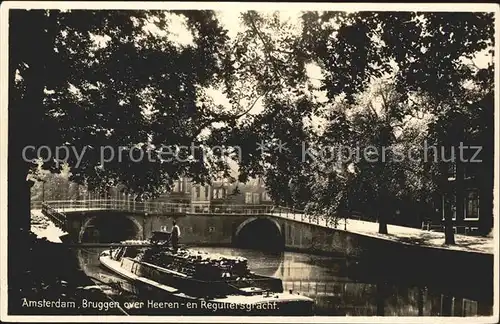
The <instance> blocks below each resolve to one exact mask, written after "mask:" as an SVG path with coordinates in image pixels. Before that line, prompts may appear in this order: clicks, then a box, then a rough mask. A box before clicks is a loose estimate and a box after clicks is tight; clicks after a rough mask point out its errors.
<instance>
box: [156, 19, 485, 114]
mask: <svg viewBox="0 0 500 324" xmlns="http://www.w3.org/2000/svg"><path fill="white" fill-rule="evenodd" d="M261 12H264V13H272V11H261ZM216 13H217V16H218V18H219V21H220V22H221V23H222V24H223V25H224V27H225V28H226V29H227V30H228V35H229V36H230V37H231V38H232V39H234V38H235V37H236V35H237V34H238V32H241V31H243V28H244V27H243V26H242V24H241V21H240V17H239V16H240V14H241V13H242V11H239V12H237V11H235V10H227V11H225V10H217V11H216ZM279 13H280V18H281V20H282V21H286V20H290V21H291V22H296V23H297V26H299V24H300V15H301V13H302V12H301V11H300V10H298V9H294V10H281V11H279ZM170 17H171V19H172V21H171V25H170V26H169V28H168V31H169V39H171V40H173V41H176V42H178V43H180V44H189V43H190V41H192V35H191V33H190V32H189V31H188V30H187V28H186V26H185V25H184V24H183V21H182V19H181V18H179V16H175V15H171V16H170ZM152 28H153V29H155V27H154V25H153V27H152ZM491 60H492V58H491V55H490V54H489V53H488V51H487V50H485V51H483V52H482V53H479V54H478V55H477V56H476V58H475V59H474V60H473V62H470V63H473V64H475V65H476V66H478V67H480V68H484V67H486V66H487V65H488V63H489V62H491ZM306 71H307V74H308V76H309V78H310V82H311V84H312V85H313V86H315V87H319V86H320V85H321V81H320V80H321V79H323V75H322V73H321V68H320V67H319V66H318V65H316V64H309V65H308V66H307V67H306ZM207 93H208V94H209V95H210V96H211V97H212V98H213V100H214V102H215V103H216V104H220V105H223V106H224V107H228V109H229V107H230V106H231V105H230V103H229V101H228V99H227V98H226V96H225V95H224V94H223V93H222V92H221V91H220V90H218V89H207ZM313 94H314V95H315V96H316V100H318V101H320V102H324V101H327V97H326V92H325V91H313ZM375 106H377V103H375ZM262 109H263V106H262V100H259V101H258V102H257V103H256V105H255V106H254V108H253V109H252V110H251V112H250V113H251V114H256V113H259V112H260V111H261V110H262Z"/></svg>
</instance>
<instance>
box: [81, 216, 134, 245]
mask: <svg viewBox="0 0 500 324" xmlns="http://www.w3.org/2000/svg"><path fill="white" fill-rule="evenodd" d="M106 217H109V218H108V219H111V218H113V220H111V222H112V221H116V220H118V223H119V222H120V221H121V222H122V223H123V221H125V222H128V223H129V224H132V226H133V227H134V232H135V235H134V236H135V239H142V238H143V237H144V228H143V226H142V224H141V223H140V222H139V221H138V220H137V219H136V218H135V217H134V216H131V215H119V216H115V215H113V216H108V215H101V216H98V215H94V216H90V217H88V218H86V219H85V221H84V222H83V224H82V226H81V227H80V232H79V234H78V242H80V243H81V242H82V241H83V239H84V236H85V232H86V231H87V230H88V229H89V227H90V226H91V225H92V224H95V223H96V222H98V220H100V219H105V218H106ZM130 239H133V238H130Z"/></svg>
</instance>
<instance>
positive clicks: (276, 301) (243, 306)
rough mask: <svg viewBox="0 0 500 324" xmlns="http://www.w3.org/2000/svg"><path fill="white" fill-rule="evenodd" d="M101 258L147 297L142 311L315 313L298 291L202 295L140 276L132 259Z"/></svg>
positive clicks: (311, 303) (129, 287)
mask: <svg viewBox="0 0 500 324" xmlns="http://www.w3.org/2000/svg"><path fill="white" fill-rule="evenodd" d="M99 261H100V263H101V265H102V266H103V267H105V268H106V269H108V270H109V271H111V272H113V273H114V274H117V275H119V276H120V277H121V278H123V279H125V280H124V281H121V282H119V283H118V285H119V287H120V289H122V290H125V291H128V292H130V293H132V294H135V295H137V296H139V297H142V298H145V299H143V300H142V301H143V303H142V307H141V308H142V309H141V310H144V311H145V312H147V313H148V314H158V315H230V316H234V315H257V316H308V315H313V312H314V309H313V308H314V301H313V300H312V299H310V298H308V297H306V296H302V295H299V294H292V293H271V294H257V295H250V296H245V295H228V296H224V297H220V298H200V297H197V296H192V295H189V294H187V293H185V292H183V291H180V290H179V289H177V288H175V287H173V286H170V285H164V284H161V283H158V282H156V281H153V280H150V279H148V278H145V277H143V276H140V275H137V274H136V273H140V271H138V270H139V269H138V268H137V267H138V265H137V264H136V263H135V262H134V261H132V260H127V259H125V260H122V261H116V260H113V259H112V258H111V257H110V256H109V255H104V256H100V257H99ZM134 272H135V273H134ZM200 289H203V288H200Z"/></svg>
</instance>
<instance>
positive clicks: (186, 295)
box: [99, 239, 314, 316]
mask: <svg viewBox="0 0 500 324" xmlns="http://www.w3.org/2000/svg"><path fill="white" fill-rule="evenodd" d="M99 261H100V263H101V264H102V265H103V266H104V267H106V268H107V269H109V270H110V271H112V272H114V273H115V274H118V275H119V276H121V277H123V278H124V279H126V282H127V284H126V285H124V286H122V288H123V289H126V290H128V291H130V292H133V293H135V294H137V295H140V296H147V298H148V300H160V301H168V302H171V303H177V304H173V305H177V307H176V308H177V309H169V311H168V314H172V313H182V314H185V315H191V314H221V315H222V314H224V315H226V314H227V315H250V314H251V315H295V316H300V315H312V314H313V307H314V301H313V300H312V299H311V298H308V297H306V296H303V295H300V294H298V293H294V292H293V291H288V292H284V291H283V283H282V281H281V280H280V279H279V278H273V277H267V276H262V275H258V274H256V273H254V272H252V271H250V270H249V268H248V260H247V259H245V258H241V257H230V256H223V255H215V254H209V253H206V252H200V251H195V250H191V249H183V248H181V249H178V250H177V251H174V250H172V249H171V248H170V247H169V246H168V244H165V242H164V241H162V240H157V239H152V240H146V241H133V242H131V241H125V242H122V244H121V246H120V247H118V248H115V249H110V250H106V251H104V252H102V253H101V255H100V256H99ZM188 304H189V305H190V306H191V307H188V306H187V305H188ZM146 306H147V305H146Z"/></svg>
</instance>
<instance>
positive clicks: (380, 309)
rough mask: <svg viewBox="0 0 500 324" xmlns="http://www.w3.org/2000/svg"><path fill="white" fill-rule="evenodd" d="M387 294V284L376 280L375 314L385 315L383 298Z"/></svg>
mask: <svg viewBox="0 0 500 324" xmlns="http://www.w3.org/2000/svg"><path fill="white" fill-rule="evenodd" d="M386 296H387V285H386V284H385V283H382V282H377V294H376V298H377V316H384V315H385V298H386Z"/></svg>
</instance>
